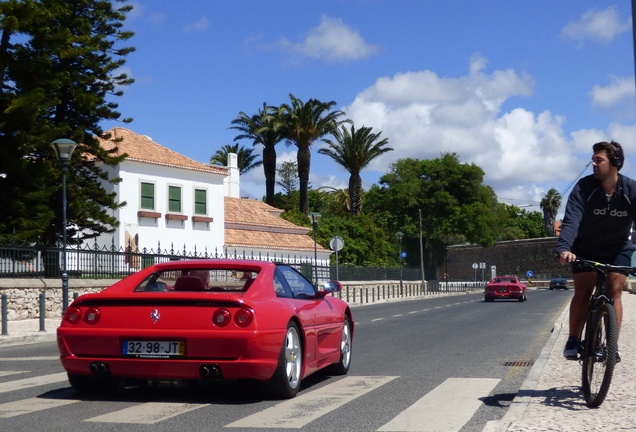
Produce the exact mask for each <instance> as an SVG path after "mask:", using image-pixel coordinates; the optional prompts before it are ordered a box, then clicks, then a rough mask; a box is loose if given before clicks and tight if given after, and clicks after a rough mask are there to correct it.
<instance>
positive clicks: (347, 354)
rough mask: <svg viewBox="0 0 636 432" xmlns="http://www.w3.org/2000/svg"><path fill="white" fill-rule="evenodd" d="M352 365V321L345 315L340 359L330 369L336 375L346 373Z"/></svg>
mask: <svg viewBox="0 0 636 432" xmlns="http://www.w3.org/2000/svg"><path fill="white" fill-rule="evenodd" d="M350 365H351V322H350V321H349V317H348V316H347V315H345V319H344V324H343V327H342V338H341V341H340V360H339V361H338V363H335V364H333V365H332V366H331V368H330V369H329V371H330V372H331V373H332V374H334V375H346V374H347V372H349V366H350Z"/></svg>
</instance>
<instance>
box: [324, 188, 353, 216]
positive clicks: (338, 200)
mask: <svg viewBox="0 0 636 432" xmlns="http://www.w3.org/2000/svg"><path fill="white" fill-rule="evenodd" d="M325 189H329V191H328V192H325V194H327V195H329V197H330V198H331V200H332V201H333V203H334V204H336V206H338V208H340V209H344V210H346V213H349V212H351V195H350V194H349V189H338V188H335V187H333V186H320V187H319V188H318V189H316V190H317V191H323V190H325Z"/></svg>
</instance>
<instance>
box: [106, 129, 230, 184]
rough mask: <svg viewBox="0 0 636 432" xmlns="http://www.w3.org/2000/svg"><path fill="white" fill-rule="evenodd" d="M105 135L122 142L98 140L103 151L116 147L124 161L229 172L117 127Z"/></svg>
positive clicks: (225, 173)
mask: <svg viewBox="0 0 636 432" xmlns="http://www.w3.org/2000/svg"><path fill="white" fill-rule="evenodd" d="M106 133H110V134H111V139H115V138H123V140H122V141H121V142H119V143H113V142H112V141H109V140H103V139H101V138H98V139H99V141H100V143H101V146H102V147H103V148H105V149H112V148H113V147H114V146H115V145H117V146H118V147H119V151H118V152H117V153H116V154H117V155H121V154H123V153H127V154H128V157H127V158H126V160H130V161H136V162H145V163H150V164H156V165H164V166H171V167H177V168H187V169H190V170H195V171H204V172H210V173H215V174H222V175H229V171H228V169H227V168H225V167H222V166H218V165H208V164H205V163H203V162H197V161H195V160H193V159H190V158H189V157H186V156H184V155H182V154H180V153H177V152H176V151H174V150H170V149H169V148H167V147H164V146H162V145H161V144H159V143H156V142H154V141H153V140H152V139H151V138H150V137H148V136H145V135H139V134H136V133H135V132H133V131H131V130H128V129H125V128H119V127H117V128H113V129H111V130H109V131H108V132H106Z"/></svg>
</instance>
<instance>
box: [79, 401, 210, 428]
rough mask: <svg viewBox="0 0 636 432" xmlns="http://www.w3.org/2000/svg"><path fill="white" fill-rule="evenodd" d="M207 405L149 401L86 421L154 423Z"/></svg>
mask: <svg viewBox="0 0 636 432" xmlns="http://www.w3.org/2000/svg"><path fill="white" fill-rule="evenodd" d="M204 406H207V405H205V404H189V403H167V402H149V403H144V404H141V405H137V406H134V407H130V408H126V409H123V410H119V411H114V412H111V413H108V414H103V415H100V416H97V417H93V418H90V419H87V420H84V421H88V422H96V423H131V424H154V423H158V422H160V421H162V420H166V419H169V418H171V417H175V416H178V415H179V414H183V413H186V412H189V411H194V410H196V409H199V408H203V407H204Z"/></svg>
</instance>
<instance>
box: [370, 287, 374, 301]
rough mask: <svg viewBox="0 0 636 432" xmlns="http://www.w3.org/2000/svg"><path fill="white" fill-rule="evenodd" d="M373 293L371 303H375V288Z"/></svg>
mask: <svg viewBox="0 0 636 432" xmlns="http://www.w3.org/2000/svg"><path fill="white" fill-rule="evenodd" d="M372 290H373V291H371V299H372V300H371V303H375V288H372Z"/></svg>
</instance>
